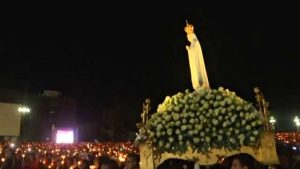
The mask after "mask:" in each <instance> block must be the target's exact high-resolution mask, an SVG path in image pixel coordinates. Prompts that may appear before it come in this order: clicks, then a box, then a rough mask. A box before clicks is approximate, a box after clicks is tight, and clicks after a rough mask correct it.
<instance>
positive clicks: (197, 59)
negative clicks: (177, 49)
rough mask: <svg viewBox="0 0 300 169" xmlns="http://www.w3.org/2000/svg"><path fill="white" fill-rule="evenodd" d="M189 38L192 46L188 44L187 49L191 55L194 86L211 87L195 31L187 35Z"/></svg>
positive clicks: (197, 87)
mask: <svg viewBox="0 0 300 169" xmlns="http://www.w3.org/2000/svg"><path fill="white" fill-rule="evenodd" d="M187 39H188V41H189V42H190V46H186V49H187V51H188V55H189V63H190V70H191V78H192V84H193V88H194V90H197V89H200V88H209V82H208V77H207V73H206V68H205V63H204V59H203V55H202V49H201V46H200V42H199V41H198V39H197V37H196V35H195V33H189V34H188V35H187Z"/></svg>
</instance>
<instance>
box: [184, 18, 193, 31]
mask: <svg viewBox="0 0 300 169" xmlns="http://www.w3.org/2000/svg"><path fill="white" fill-rule="evenodd" d="M184 31H185V32H186V34H191V33H194V26H193V25H192V24H189V23H188V21H186V26H185V28H184Z"/></svg>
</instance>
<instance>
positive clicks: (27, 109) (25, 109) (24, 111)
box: [18, 106, 30, 113]
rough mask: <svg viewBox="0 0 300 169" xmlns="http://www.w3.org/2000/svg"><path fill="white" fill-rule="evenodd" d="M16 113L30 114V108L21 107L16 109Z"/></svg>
mask: <svg viewBox="0 0 300 169" xmlns="http://www.w3.org/2000/svg"><path fill="white" fill-rule="evenodd" d="M18 112H21V113H30V108H28V107H25V106H22V107H19V108H18Z"/></svg>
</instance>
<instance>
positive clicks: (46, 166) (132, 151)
mask: <svg viewBox="0 0 300 169" xmlns="http://www.w3.org/2000/svg"><path fill="white" fill-rule="evenodd" d="M299 154H300V153H299V151H297V150H293V149H292V148H291V147H289V146H287V145H286V144H284V142H283V143H281V144H278V145H277V155H278V157H279V161H280V164H279V165H277V166H274V167H276V169H300V162H299V160H300V159H297V158H296V157H297V155H299ZM0 159H1V160H0V169H139V165H140V156H139V149H138V147H136V146H135V145H134V144H133V143H132V142H119V143H112V142H107V143H97V142H94V143H91V142H85V143H78V144H54V143H23V144H17V143H14V142H2V143H1V144H0ZM195 168H197V169H202V168H206V167H204V166H198V167H197V166H196V165H195V163H193V162H192V161H185V160H179V159H169V160H167V161H165V162H164V163H162V164H161V165H160V166H158V167H157V169H195ZM210 168H211V169H267V166H264V165H263V164H261V163H259V162H257V161H256V160H255V159H254V158H253V157H252V156H250V155H248V154H236V155H233V156H230V157H227V158H225V159H223V161H222V162H220V163H218V164H215V165H213V166H210Z"/></svg>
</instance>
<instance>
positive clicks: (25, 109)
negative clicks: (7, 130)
mask: <svg viewBox="0 0 300 169" xmlns="http://www.w3.org/2000/svg"><path fill="white" fill-rule="evenodd" d="M18 112H20V113H21V132H20V136H21V138H22V137H24V124H23V123H24V117H23V115H26V114H28V113H30V108H29V107H27V106H21V107H19V108H18Z"/></svg>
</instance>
